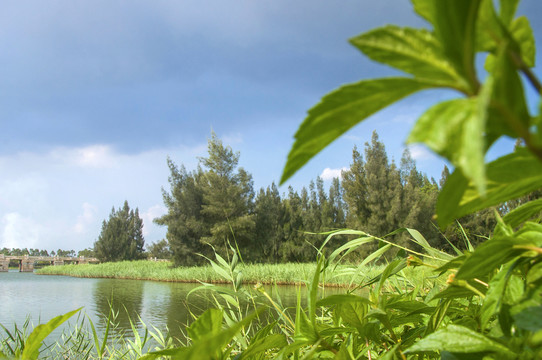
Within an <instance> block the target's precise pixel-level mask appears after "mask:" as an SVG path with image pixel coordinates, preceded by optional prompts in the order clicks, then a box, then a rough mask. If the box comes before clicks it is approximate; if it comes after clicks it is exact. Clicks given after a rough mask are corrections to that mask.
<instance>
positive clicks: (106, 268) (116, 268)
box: [36, 260, 383, 285]
mask: <svg viewBox="0 0 542 360" xmlns="http://www.w3.org/2000/svg"><path fill="white" fill-rule="evenodd" d="M315 269H316V264H314V263H308V264H303V263H302V264H297V263H287V264H251V265H243V264H239V265H238V267H237V269H236V270H239V271H241V272H242V279H243V283H248V284H256V283H262V284H278V285H296V284H301V283H305V282H307V281H308V280H309V279H311V277H312V276H313V275H314V270H315ZM382 269H383V267H381V266H368V267H365V268H363V269H362V270H361V271H358V272H357V274H353V272H352V270H351V268H350V267H347V266H339V267H337V268H336V269H335V270H334V271H333V272H328V273H327V275H326V279H325V282H326V283H328V284H330V285H348V284H351V283H360V282H362V281H364V280H367V279H369V278H371V277H373V276H376V275H378V274H379V273H380V272H381V271H382ZM328 271H329V270H328ZM36 274H39V275H66V276H73V277H86V278H115V279H134V280H153V281H168V282H190V283H196V282H206V283H228V282H229V281H228V280H226V279H225V278H224V277H223V276H221V275H220V274H219V273H218V272H217V271H215V269H213V267H212V266H210V265H208V266H194V267H172V266H171V263H169V262H155V261H148V260H139V261H122V262H116V263H103V264H96V265H92V264H88V265H62V266H48V267H45V268H42V269H39V270H37V271H36Z"/></svg>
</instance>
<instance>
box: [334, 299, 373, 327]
mask: <svg viewBox="0 0 542 360" xmlns="http://www.w3.org/2000/svg"><path fill="white" fill-rule="evenodd" d="M368 310H369V306H368V304H367V303H364V302H360V301H351V302H344V303H341V304H339V305H338V306H337V312H336V313H337V315H338V316H339V317H340V318H341V319H342V320H343V322H344V323H345V324H347V325H350V326H353V327H355V328H356V329H357V330H358V331H359V332H361V331H362V329H363V326H364V324H365V322H366V321H365V315H367V312H368Z"/></svg>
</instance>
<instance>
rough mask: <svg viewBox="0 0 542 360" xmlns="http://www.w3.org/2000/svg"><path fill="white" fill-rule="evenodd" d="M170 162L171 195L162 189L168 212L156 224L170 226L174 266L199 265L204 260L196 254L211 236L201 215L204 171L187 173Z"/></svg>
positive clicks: (202, 249) (200, 251)
mask: <svg viewBox="0 0 542 360" xmlns="http://www.w3.org/2000/svg"><path fill="white" fill-rule="evenodd" d="M167 163H168V167H169V170H170V172H171V174H170V176H169V179H168V180H169V184H170V187H171V190H170V192H169V193H168V192H167V191H165V190H164V189H162V196H163V199H164V204H165V205H166V207H167V209H168V212H167V214H165V215H163V216H161V217H159V218H157V219H154V222H155V223H157V224H158V225H163V226H167V234H166V238H167V241H168V243H169V246H170V249H171V251H172V253H173V261H174V263H175V265H177V266H181V265H184V266H191V265H196V264H199V263H201V262H202V261H203V258H201V257H200V256H198V255H197V254H202V253H204V251H205V250H206V249H205V245H204V244H203V243H202V242H201V241H200V240H201V238H202V237H204V236H208V235H209V227H208V225H207V224H205V222H204V215H203V213H202V207H203V189H202V186H201V184H202V182H203V176H204V174H203V171H202V170H201V168H198V169H197V170H196V171H193V172H187V171H186V168H185V167H184V166H182V165H181V166H180V167H177V166H176V165H175V163H173V161H172V160H171V159H169V158H168V160H167Z"/></svg>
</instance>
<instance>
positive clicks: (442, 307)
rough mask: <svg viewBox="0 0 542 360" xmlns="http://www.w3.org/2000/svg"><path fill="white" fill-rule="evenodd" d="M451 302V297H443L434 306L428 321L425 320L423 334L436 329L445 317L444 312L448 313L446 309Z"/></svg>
mask: <svg viewBox="0 0 542 360" xmlns="http://www.w3.org/2000/svg"><path fill="white" fill-rule="evenodd" d="M451 304H452V299H450V298H444V299H443V300H442V301H441V302H440V303H439V304H438V306H437V307H436V309H435V312H434V313H433V314H432V315H431V317H430V318H429V321H428V322H427V328H426V329H425V335H424V336H427V335H428V334H431V333H433V332H435V330H437V329H438V328H439V327H440V325H441V324H442V322H443V321H444V318H445V317H446V314H447V313H448V309H449V308H450V305H451Z"/></svg>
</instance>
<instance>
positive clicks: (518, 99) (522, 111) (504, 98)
mask: <svg viewBox="0 0 542 360" xmlns="http://www.w3.org/2000/svg"><path fill="white" fill-rule="evenodd" d="M510 52H512V49H511V47H510V45H509V44H507V43H506V44H503V45H502V46H500V47H499V48H498V52H497V54H496V56H495V57H494V60H493V64H492V68H491V69H490V71H491V76H492V77H493V78H494V86H493V94H492V97H491V114H490V116H489V119H488V124H487V128H488V131H490V132H492V133H494V134H496V135H494V136H495V137H497V136H501V135H508V136H511V137H520V136H523V134H522V133H521V130H524V131H527V128H528V126H529V122H530V115H529V111H528V110H527V104H526V100H525V95H524V91H523V84H522V82H521V79H520V77H519V74H518V72H517V71H516V66H515V64H513V63H512V60H511V58H510Z"/></svg>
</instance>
